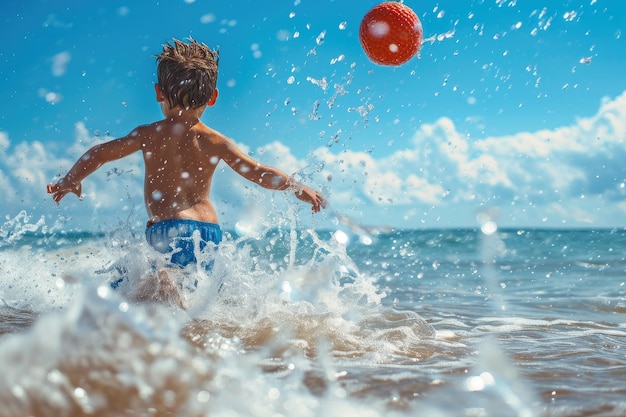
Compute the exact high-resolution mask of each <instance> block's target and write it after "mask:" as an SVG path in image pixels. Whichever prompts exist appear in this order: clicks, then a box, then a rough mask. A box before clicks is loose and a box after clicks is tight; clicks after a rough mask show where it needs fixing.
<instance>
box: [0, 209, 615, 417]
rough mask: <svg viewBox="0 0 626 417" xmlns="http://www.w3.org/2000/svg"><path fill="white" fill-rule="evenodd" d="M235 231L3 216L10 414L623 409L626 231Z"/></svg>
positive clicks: (2, 400)
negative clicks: (165, 233) (178, 250)
mask: <svg viewBox="0 0 626 417" xmlns="http://www.w3.org/2000/svg"><path fill="white" fill-rule="evenodd" d="M340 226H341V225H340ZM239 232H240V233H236V231H231V232H229V233H226V239H225V241H224V242H223V244H221V245H220V247H219V249H218V250H217V251H216V250H213V249H209V250H207V251H205V252H203V253H198V257H199V259H200V260H201V265H200V266H191V267H189V268H188V269H186V270H183V271H179V270H177V271H173V270H167V269H165V271H167V273H163V272H160V271H162V270H163V266H164V265H165V262H166V259H163V258H160V257H159V256H161V255H158V254H156V253H154V252H153V251H151V250H150V249H149V248H148V247H147V245H146V243H145V242H144V240H143V231H142V230H132V228H128V227H121V228H120V229H119V230H115V231H112V232H111V233H108V234H89V233H69V232H67V233H64V232H61V231H59V230H56V231H51V230H49V229H47V228H46V227H45V225H44V224H43V223H41V222H40V223H32V222H30V221H26V220H25V219H24V218H16V219H12V220H9V221H7V222H5V224H4V225H3V226H2V227H0V239H1V240H0V281H1V285H0V298H1V303H0V369H1V370H2V372H1V373H0V416H1V417H9V416H16V417H25V416H55V417H58V416H190V417H191V416H228V417H236V416H263V417H265V416H268V417H270V416H274V417H276V416H285V417H289V416H298V417H306V416H329V417H332V416H341V417H346V416H359V417H361V416H362V417H369V416H372V417H375V416H417V415H419V416H623V415H626V260H625V253H626V230H624V229H614V230H537V229H519V230H515V229H511V230H499V229H498V228H497V227H496V225H495V224H494V223H489V222H488V223H486V224H485V225H483V227H482V228H476V229H466V230H367V231H366V230H363V229H349V228H346V229H345V230H342V229H341V227H338V230H323V231H320V230H317V231H314V230H292V229H290V228H273V229H268V230H264V231H256V233H254V234H253V235H252V234H248V235H246V234H242V233H241V231H239ZM205 263H212V264H213V269H212V271H211V272H210V273H207V272H206V271H205V270H204V269H203V268H202V265H203V264H205ZM119 278H124V280H123V281H121V283H120V284H119V286H118V288H117V289H113V288H111V285H110V283H111V282H113V281H116V280H118V279H119Z"/></svg>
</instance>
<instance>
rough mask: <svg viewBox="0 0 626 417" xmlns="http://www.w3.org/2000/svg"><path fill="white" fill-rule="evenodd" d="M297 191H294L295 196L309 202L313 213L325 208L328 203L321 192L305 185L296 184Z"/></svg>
mask: <svg viewBox="0 0 626 417" xmlns="http://www.w3.org/2000/svg"><path fill="white" fill-rule="evenodd" d="M297 188H298V189H297V191H296V192H295V195H296V197H298V198H299V199H300V200H302V201H304V202H306V203H309V204H311V206H313V207H312V208H311V209H312V210H313V212H314V213H317V212H318V211H320V210H321V209H323V208H326V206H327V205H328V203H327V202H326V199H325V198H324V196H323V195H322V194H320V193H319V192H317V191H313V190H312V189H310V188H309V187H307V186H306V185H302V184H298V186H297Z"/></svg>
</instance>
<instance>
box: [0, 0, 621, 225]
mask: <svg viewBox="0 0 626 417" xmlns="http://www.w3.org/2000/svg"><path fill="white" fill-rule="evenodd" d="M18 3H20V4H18ZM22 3H26V2H13V3H11V4H8V5H5V6H4V7H3V13H2V17H0V20H1V23H2V24H1V25H0V35H1V36H2V39H3V43H2V45H1V46H0V59H1V60H2V65H1V66H0V83H2V85H1V86H0V103H1V104H0V106H1V110H0V148H1V149H2V157H1V159H0V186H1V187H2V190H3V193H4V194H5V196H6V198H5V199H4V200H3V201H2V202H0V212H2V213H3V214H4V215H5V218H6V219H12V218H15V217H16V216H18V214H19V213H20V212H25V213H27V214H28V215H29V216H32V219H31V220H30V221H35V220H34V219H38V218H39V217H40V216H44V218H45V221H46V224H48V225H50V226H52V225H57V226H59V225H60V226H62V227H63V228H66V229H94V228H96V229H98V228H103V229H105V228H107V227H110V225H115V224H119V223H120V222H124V221H126V220H127V219H130V220H131V222H133V224H136V225H139V224H141V223H143V221H145V212H144V209H143V206H142V204H143V203H142V193H141V182H142V164H141V160H140V158H139V155H133V156H132V157H131V158H129V159H128V160H125V161H121V162H119V163H117V162H116V163H114V164H110V166H105V167H103V168H102V169H101V171H100V172H98V173H97V174H95V175H94V176H93V177H90V178H89V179H88V180H86V181H85V183H84V193H85V199H84V200H83V201H80V202H79V201H77V200H76V199H75V198H73V197H72V196H70V197H69V198H67V199H66V200H64V201H63V202H62V204H61V206H60V207H56V206H55V205H54V204H53V203H52V201H51V199H49V197H48V196H47V195H46V194H45V185H46V183H48V182H50V181H51V180H53V179H54V178H55V175H58V174H61V173H65V172H66V171H67V169H69V167H70V166H71V164H72V163H73V162H74V160H75V159H76V158H77V157H78V156H80V154H81V153H82V152H83V151H84V150H86V149H87V148H88V147H90V146H92V145H93V144H95V143H97V142H99V141H102V140H107V139H110V138H114V137H118V136H122V135H124V134H127V133H128V132H129V131H131V130H132V129H133V128H134V127H135V126H136V125H139V124H144V123H148V122H151V121H154V120H157V119H158V118H160V117H161V114H160V111H159V107H158V106H157V104H156V103H155V101H154V93H153V84H154V82H155V81H156V77H155V63H154V58H153V57H152V55H153V54H155V53H158V52H159V51H160V49H161V44H162V43H164V42H166V41H167V40H169V39H171V38H172V37H177V38H186V37H188V36H192V37H194V38H196V39H198V40H200V41H202V42H205V43H207V44H208V45H210V46H213V47H219V48H220V53H221V61H220V76H219V80H218V88H219V90H220V97H219V99H218V103H217V104H216V106H215V107H213V108H211V109H210V110H209V111H207V112H206V113H205V116H204V117H203V121H204V122H205V123H207V124H209V125H211V126H213V127H214V128H216V129H218V130H220V131H222V132H223V133H225V134H227V135H228V136H230V137H232V138H233V139H234V140H235V141H237V142H238V143H240V144H241V146H242V147H244V148H245V149H246V150H248V151H249V152H250V153H251V154H252V155H253V156H255V157H256V158H258V159H259V160H261V161H262V162H265V163H269V164H274V165H276V166H278V167H280V168H282V169H284V170H285V171H287V172H289V173H295V172H297V173H299V175H301V178H302V179H303V180H305V181H306V182H307V183H308V184H309V185H311V186H313V187H316V188H321V189H323V190H324V192H325V194H326V195H327V196H328V198H329V201H330V203H331V206H330V209H329V210H328V211H327V212H326V213H324V214H321V215H317V216H316V217H315V218H311V217H310V216H309V215H308V214H306V208H305V207H302V206H299V205H298V204H297V202H296V200H295V199H292V198H283V196H282V195H279V194H277V193H273V194H272V193H271V192H268V191H265V190H262V189H258V188H256V187H254V186H253V185H252V184H249V183H245V181H242V180H240V179H238V178H236V177H235V176H234V175H232V173H230V172H229V171H228V168H225V169H224V172H223V173H220V175H219V177H217V178H216V183H215V185H214V190H213V198H214V200H215V202H216V204H217V206H218V211H220V214H221V218H222V221H223V223H224V225H225V226H226V227H233V226H234V225H236V224H237V223H239V224H244V223H247V224H255V223H258V224H267V223H268V222H269V223H270V224H271V222H272V221H274V220H275V218H276V216H277V215H279V216H281V217H282V218H283V219H284V220H285V221H288V219H285V218H284V214H283V213H284V212H285V207H288V208H293V209H294V210H296V212H297V213H299V214H300V219H301V223H302V225H303V226H305V227H308V226H310V225H312V224H313V225H316V226H317V225H319V226H324V225H328V224H330V225H332V224H334V223H336V219H335V217H336V215H337V214H339V215H342V216H346V217H347V218H350V219H352V221H354V222H356V223H359V224H362V225H389V226H393V227H409V228H421V227H459V226H464V227H474V226H476V225H477V213H481V212H486V213H490V216H493V218H494V220H496V221H497V222H498V223H499V224H501V225H502V226H503V227H504V226H508V227H581V226H583V227H612V226H622V225H624V223H626V202H625V201H624V196H626V168H624V162H623V161H625V160H626V81H625V79H624V76H623V73H624V68H626V44H625V41H624V35H623V33H622V32H623V31H624V30H625V29H626V24H625V23H626V2H624V1H622V0H585V1H584V2H579V1H559V2H556V1H534V0H518V1H514V0H508V1H503V0H483V1H478V0H474V1H470V0H467V1H439V2H435V1H408V0H407V1H405V3H406V4H407V5H408V6H410V7H412V8H413V9H414V10H415V11H416V13H417V14H418V16H419V17H420V19H421V21H422V25H423V28H424V38H425V42H424V44H423V46H422V50H421V51H420V54H419V56H418V57H416V58H414V59H412V60H410V61H409V62H408V63H407V64H405V65H403V66H401V67H398V68H388V67H381V66H377V65H375V64H372V63H371V62H369V61H368V60H367V58H366V57H365V55H364V53H363V51H362V50H361V48H360V45H359V41H358V27H359V22H360V19H361V18H362V17H363V15H364V14H365V13H366V12H367V10H368V9H369V8H371V7H373V6H374V5H376V4H377V3H378V2H374V1H353V0H335V1H329V0H316V1H311V0H290V1H272V2H269V1H268V2H259V1H239V2H213V1H202V0H195V1H192V0H186V1H185V0H170V1H159V2H157V1H143V0H138V1H133V2H129V1H107V2H98V1H80V2H79V1H66V2H57V1H51V0H49V1H46V0H36V1H32V2H28V4H22Z"/></svg>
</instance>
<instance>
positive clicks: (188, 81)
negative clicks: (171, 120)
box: [155, 38, 219, 108]
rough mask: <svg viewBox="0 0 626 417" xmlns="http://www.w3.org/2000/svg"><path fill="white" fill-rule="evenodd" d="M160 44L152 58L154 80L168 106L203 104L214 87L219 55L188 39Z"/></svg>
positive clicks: (199, 105) (210, 95)
mask: <svg viewBox="0 0 626 417" xmlns="http://www.w3.org/2000/svg"><path fill="white" fill-rule="evenodd" d="M172 42H173V44H171V43H170V42H167V43H166V44H164V45H163V52H161V53H160V54H159V55H155V56H156V60H157V79H158V83H159V85H160V86H161V91H162V92H163V95H165V99H166V100H167V102H168V104H169V105H170V107H181V108H198V107H202V106H203V105H205V104H207V103H208V102H209V100H211V98H212V97H213V92H214V91H215V89H216V86H217V67H218V62H219V52H218V51H217V50H215V51H214V50H212V49H210V48H209V47H208V46H206V45H205V44H204V43H202V44H200V43H198V42H197V41H195V40H193V39H191V38H189V43H185V42H182V41H180V40H178V39H173V40H172Z"/></svg>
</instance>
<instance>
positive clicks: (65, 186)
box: [48, 178, 83, 204]
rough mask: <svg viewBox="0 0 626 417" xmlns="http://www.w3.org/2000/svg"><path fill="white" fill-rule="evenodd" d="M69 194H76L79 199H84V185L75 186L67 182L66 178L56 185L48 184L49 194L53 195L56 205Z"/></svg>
mask: <svg viewBox="0 0 626 417" xmlns="http://www.w3.org/2000/svg"><path fill="white" fill-rule="evenodd" d="M67 193H74V194H76V195H77V196H78V198H79V199H81V200H82V199H83V197H82V185H81V183H78V184H74V183H73V182H70V181H68V180H66V179H65V178H61V179H60V180H59V182H57V183H56V184H48V194H52V199H53V200H54V202H55V203H57V204H58V203H59V201H61V199H62V198H63V197H65V195H66V194H67Z"/></svg>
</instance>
